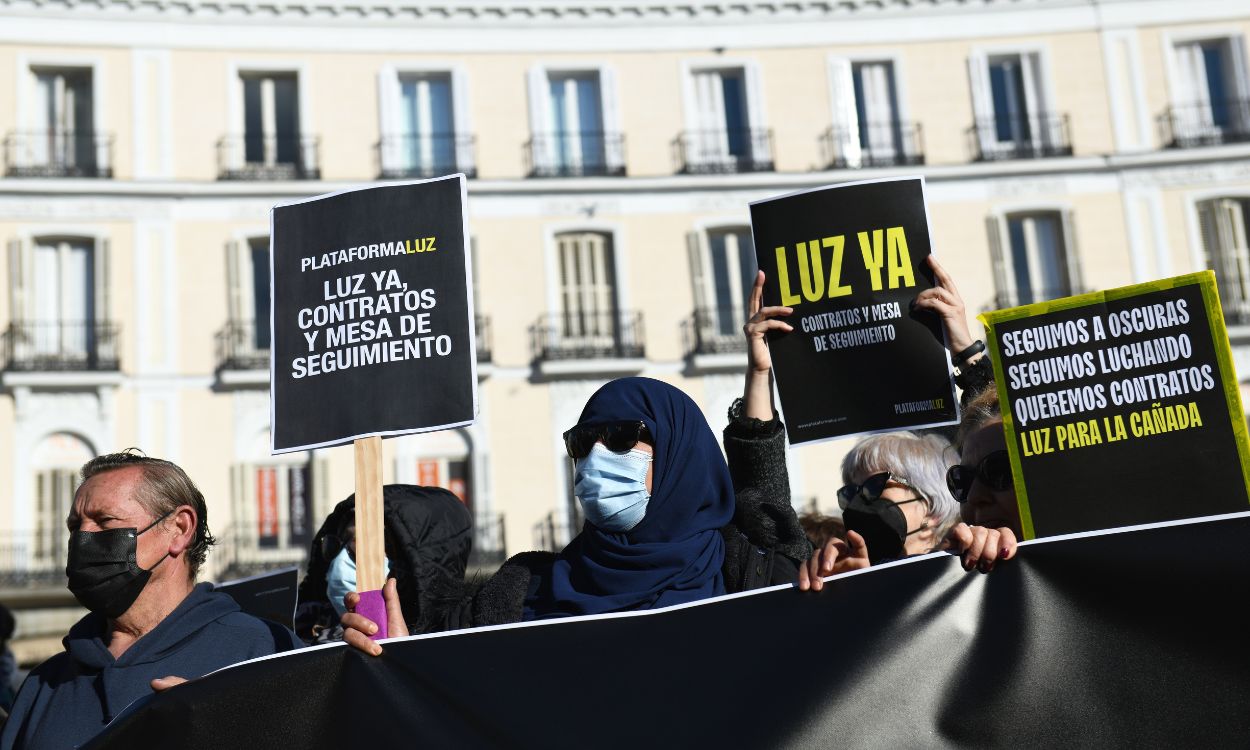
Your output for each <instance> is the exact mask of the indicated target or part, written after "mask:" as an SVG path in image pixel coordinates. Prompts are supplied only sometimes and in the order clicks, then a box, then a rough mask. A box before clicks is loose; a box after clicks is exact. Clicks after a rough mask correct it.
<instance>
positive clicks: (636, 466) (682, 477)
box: [524, 378, 734, 619]
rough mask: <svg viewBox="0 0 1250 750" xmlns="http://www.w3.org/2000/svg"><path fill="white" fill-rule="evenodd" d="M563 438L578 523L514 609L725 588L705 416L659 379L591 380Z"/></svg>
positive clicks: (661, 598) (622, 602)
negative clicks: (595, 386) (592, 389)
mask: <svg viewBox="0 0 1250 750" xmlns="http://www.w3.org/2000/svg"><path fill="white" fill-rule="evenodd" d="M565 447H566V448H567V449H568V451H569V455H570V457H571V458H573V459H574V461H575V462H576V466H577V471H576V475H575V484H574V494H576V495H577V497H578V500H579V502H581V504H582V510H583V513H584V515H585V517H586V524H585V526H584V527H583V528H582V532H581V533H580V534H578V535H577V537H576V538H575V539H573V541H572V542H570V543H569V545H568V546H567V547H565V548H564V551H563V552H561V553H560V554H559V556H558V557H557V558H556V560H555V562H554V563H553V564H552V566H551V573H550V576H549V577H548V578H547V580H545V581H542V582H541V584H540V586H539V587H538V588H537V590H536V591H534V592H533V593H531V594H530V595H529V596H527V598H526V601H525V610H524V614H525V619H537V618H544V617H562V616H567V615H594V614H599V613H602V612H620V611H623V610H631V609H652V608H655V607H667V606H669V605H672V604H683V603H685V602H692V601H697V600H699V599H706V598H708V597H710V596H717V595H719V594H723V593H725V580H724V576H723V575H722V572H721V566H722V565H723V564H724V561H725V540H724V538H723V537H722V536H721V529H722V528H724V527H725V526H726V525H728V524H729V522H730V521H731V520H732V519H733V515H734V491H733V485H732V483H731V482H730V479H729V469H728V467H726V466H725V459H724V458H723V457H722V456H721V451H720V446H719V445H718V444H717V442H716V437H715V435H713V434H712V430H711V428H709V427H708V424H707V420H706V419H704V417H703V413H702V412H701V411H700V410H699V407H698V406H696V405H695V403H694V401H692V400H691V399H690V397H689V396H687V395H686V394H685V393H683V392H681V391H680V390H678V389H677V388H674V387H673V386H671V385H669V384H667V383H663V382H661V381H659V380H651V379H649V378H622V379H620V380H614V381H612V382H610V383H608V384H607V385H605V386H603V387H602V388H600V389H599V390H598V391H597V392H596V393H595V394H594V395H593V396H591V397H590V401H588V402H587V403H586V408H585V409H584V410H582V416H581V418H580V419H579V420H578V421H577V425H576V426H575V427H573V429H571V430H569V431H568V432H567V433H565Z"/></svg>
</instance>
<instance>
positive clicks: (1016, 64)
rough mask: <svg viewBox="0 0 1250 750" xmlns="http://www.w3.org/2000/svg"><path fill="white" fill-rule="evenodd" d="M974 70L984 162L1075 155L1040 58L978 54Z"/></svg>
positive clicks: (975, 106)
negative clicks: (1051, 95) (1056, 108)
mask: <svg viewBox="0 0 1250 750" xmlns="http://www.w3.org/2000/svg"><path fill="white" fill-rule="evenodd" d="M969 66H970V74H971V78H972V102H973V109H974V111H975V113H976V122H975V123H974V125H973V132H974V134H975V138H974V139H975V141H976V145H977V148H978V150H979V157H980V158H981V159H986V160H990V159H1015V158H1028V157H1035V156H1064V155H1071V153H1072V147H1071V144H1070V143H1069V138H1068V127H1067V118H1066V116H1061V115H1058V114H1056V113H1055V112H1054V111H1053V104H1052V102H1051V101H1050V100H1049V89H1048V86H1047V81H1046V78H1045V68H1044V65H1043V58H1042V55H1041V53H1038V52H1027V53H1026V52H1011V53H999V54H990V55H986V54H983V53H977V54H974V55H973V56H972V57H971V58H970V59H969Z"/></svg>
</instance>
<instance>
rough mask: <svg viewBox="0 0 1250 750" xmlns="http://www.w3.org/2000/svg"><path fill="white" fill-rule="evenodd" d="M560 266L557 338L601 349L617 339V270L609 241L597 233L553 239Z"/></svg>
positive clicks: (609, 237) (564, 235)
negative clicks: (558, 335)
mask: <svg viewBox="0 0 1250 750" xmlns="http://www.w3.org/2000/svg"><path fill="white" fill-rule="evenodd" d="M556 252H557V255H558V261H559V264H560V305H561V315H560V334H561V336H562V337H563V338H564V339H565V340H567V341H581V342H583V343H584V344H586V345H588V346H591V347H595V348H600V347H611V346H612V345H613V343H614V341H615V339H616V329H617V325H618V321H617V300H616V269H615V268H614V263H613V260H614V259H613V257H612V238H611V236H610V235H607V234H601V233H598V232H572V233H567V234H562V235H559V236H558V237H556Z"/></svg>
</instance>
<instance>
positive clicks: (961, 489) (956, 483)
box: [946, 450, 1011, 503]
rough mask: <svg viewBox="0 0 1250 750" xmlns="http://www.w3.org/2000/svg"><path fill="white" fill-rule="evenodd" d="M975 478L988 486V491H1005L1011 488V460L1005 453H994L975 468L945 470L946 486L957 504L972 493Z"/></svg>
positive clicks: (962, 465) (958, 467) (965, 465)
mask: <svg viewBox="0 0 1250 750" xmlns="http://www.w3.org/2000/svg"><path fill="white" fill-rule="evenodd" d="M977 477H980V478H981V481H982V482H985V483H986V484H987V485H989V486H990V489H994V490H1005V489H1007V488H1008V487H1010V486H1011V458H1010V457H1009V456H1008V455H1007V451H1005V450H1004V451H994V452H993V453H991V454H989V455H988V456H986V457H985V458H983V459H981V461H980V463H978V464H977V465H976V466H968V465H967V464H955V465H954V466H952V467H950V468H949V469H947V470H946V486H947V487H949V488H950V491H951V494H952V495H954V496H955V499H956V500H958V501H959V502H961V503H962V502H964V501H966V500H967V499H968V493H969V492H971V491H972V483H973V482H975V481H976V479H977Z"/></svg>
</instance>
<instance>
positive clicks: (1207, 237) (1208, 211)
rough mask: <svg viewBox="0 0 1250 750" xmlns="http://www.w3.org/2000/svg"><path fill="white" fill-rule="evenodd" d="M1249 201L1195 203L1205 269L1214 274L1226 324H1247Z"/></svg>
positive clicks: (1249, 318) (1249, 313)
mask: <svg viewBox="0 0 1250 750" xmlns="http://www.w3.org/2000/svg"><path fill="white" fill-rule="evenodd" d="M1247 217H1250V198H1216V199H1213V200H1208V201H1203V202H1202V203H1199V204H1198V226H1199V228H1200V229H1201V231H1202V248H1203V251H1204V253H1205V255H1206V264H1207V268H1210V269H1213V270H1214V271H1215V278H1216V282H1217V283H1218V285H1219V290H1220V304H1221V306H1222V307H1223V308H1224V317H1225V318H1226V319H1227V320H1228V321H1229V322H1230V323H1236V324H1243V325H1244V324H1247V323H1250V242H1247V235H1248V234H1250V232H1248V231H1247V226H1246V219H1247Z"/></svg>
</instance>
